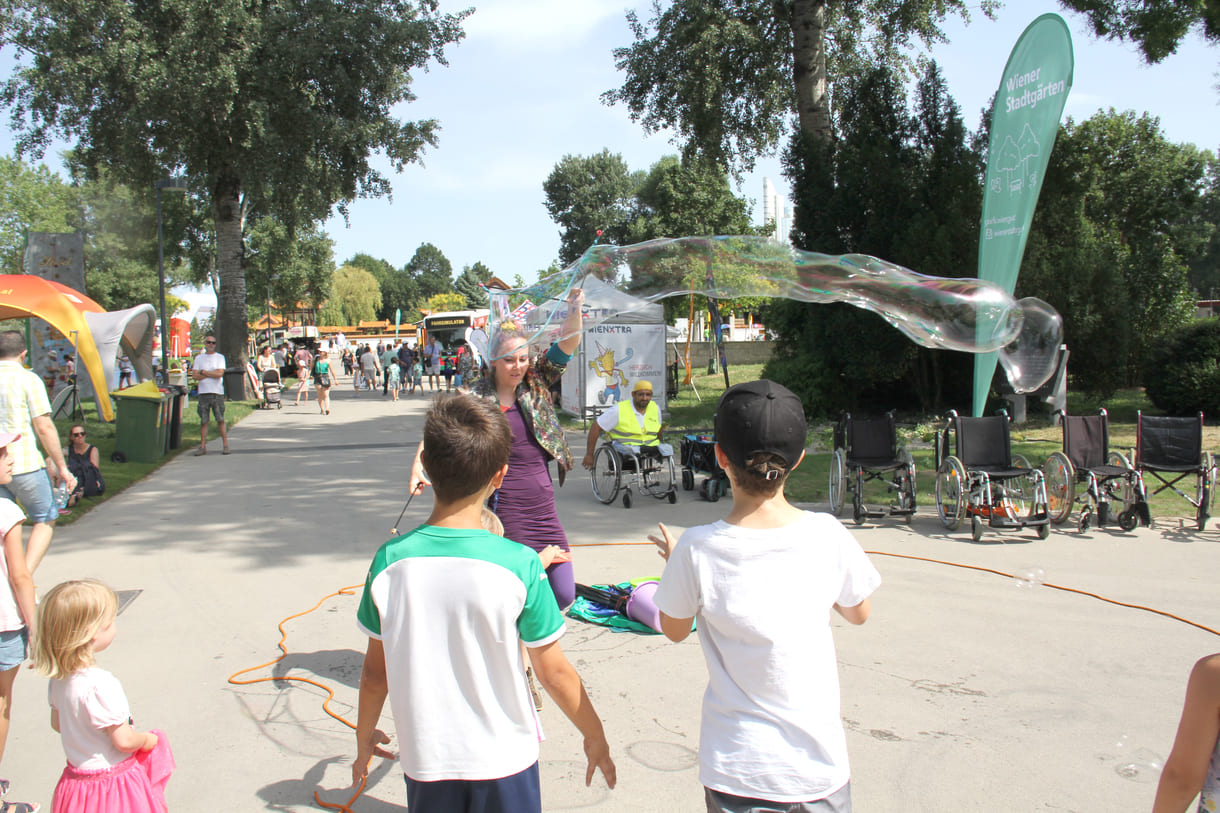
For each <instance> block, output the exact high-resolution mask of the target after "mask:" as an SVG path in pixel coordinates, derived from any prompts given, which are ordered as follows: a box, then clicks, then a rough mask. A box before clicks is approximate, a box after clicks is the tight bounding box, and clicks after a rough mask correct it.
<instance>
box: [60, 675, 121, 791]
mask: <svg viewBox="0 0 1220 813" xmlns="http://www.w3.org/2000/svg"><path fill="white" fill-rule="evenodd" d="M47 684H48V685H47V700H48V701H50V703H51V708H53V709H55V710H56V711H58V712H59V736H60V739H61V740H63V744H64V754H65V755H67V757H68V763H69V764H70V765H72V767H74V768H79V769H80V770H84V771H99V770H105V769H106V768H110V767H113V766H115V765H118V764H119V763H120V762H122V761H124V760H125V759H127V758H128V757H129V756H131V754H128V753H126V752H124V751H120V750H119V749H117V748H115V747H114V745H113V744H112V743H111V742H110V735H109V734H107V733H106V732H105V731H104V730H103V729H105V728H108V727H110V726H112V725H118V724H120V723H126V722H127V721H128V720H130V719H131V707H130V706H128V705H127V695H126V694H124V693H123V686H122V685H121V684H120V683H119V679H118V678H116V677H115V676H114V675H112V674H110V673H109V672H107V671H106V670H105V669H99V668H98V667H96V666H90V667H88V668H86V669H82V670H81V671H79V672H73V673H72V674H71V675H68V677H66V678H64V679H63V680H51V681H47Z"/></svg>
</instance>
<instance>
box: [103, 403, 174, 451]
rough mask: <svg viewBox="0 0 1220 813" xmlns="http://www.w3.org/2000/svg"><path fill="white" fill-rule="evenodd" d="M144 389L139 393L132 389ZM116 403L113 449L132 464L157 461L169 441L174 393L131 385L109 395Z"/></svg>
mask: <svg viewBox="0 0 1220 813" xmlns="http://www.w3.org/2000/svg"><path fill="white" fill-rule="evenodd" d="M136 389H141V391H140V392H133V390H136ZM110 397H111V398H113V399H114V400H115V402H116V405H117V413H118V414H117V416H116V420H115V436H114V448H115V452H116V453H120V454H122V455H123V457H124V458H126V459H127V460H128V461H131V462H133V463H156V462H157V461H158V460H160V459H161V457H162V456H163V455H164V454H165V451H166V444H167V443H168V442H169V424H170V401H171V395H170V393H168V392H163V391H161V390H157V389H151V391H147V390H143V389H142V386H141V388H137V387H131V388H129V389H127V390H124V391H122V392H114V393H111V394H110Z"/></svg>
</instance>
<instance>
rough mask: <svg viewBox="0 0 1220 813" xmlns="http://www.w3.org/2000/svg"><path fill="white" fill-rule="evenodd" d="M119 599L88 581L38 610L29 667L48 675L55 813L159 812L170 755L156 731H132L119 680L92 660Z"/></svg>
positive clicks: (65, 586) (73, 584)
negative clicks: (59, 766)
mask: <svg viewBox="0 0 1220 813" xmlns="http://www.w3.org/2000/svg"><path fill="white" fill-rule="evenodd" d="M117 613H118V597H117V596H116V595H115V593H114V591H113V590H111V589H110V588H109V587H107V586H106V585H104V584H102V583H101V582H98V581H93V580H91V579H84V580H79V581H69V582H63V583H62V584H58V585H56V586H55V587H53V588H51V591H50V592H48V593H47V594H46V595H45V596H43V597H42V602H41V604H39V606H38V631H39V634H38V638H37V645H36V647H35V650H34V666H35V667H36V668H37V669H38V670H39V671H41V672H43V673H44V674H46V675H47V676H48V677H50V678H51V683H50V688H49V691H48V696H49V699H50V702H51V728H53V729H55V730H56V731H57V732H59V734H60V737H61V739H62V741H63V746H64V752H65V754H66V755H67V757H68V765H67V767H66V768H64V772H63V774H62V775H61V776H60V777H59V783H58V784H56V786H55V796H54V798H53V799H52V802H51V810H52V813H68V811H71V812H72V813H95V812H96V813H117V812H118V811H122V812H123V813H145V811H148V812H149V813H152V812H153V811H158V812H159V811H164V810H166V805H165V783H166V782H167V781H168V780H169V775H170V773H171V772H172V771H173V769H174V761H173V756H172V755H171V754H170V752H169V746H168V744H167V743H166V741H165V735H164V734H162V733H161V732H153V731H136V730H135V729H133V728H132V726H131V711H130V708H129V706H128V705H127V696H126V695H125V694H124V693H123V687H122V685H120V684H119V681H118V679H117V678H116V677H115V676H114V675H112V674H110V673H109V672H107V671H106V670H104V669H101V668H99V667H98V666H97V665H96V663H95V662H94V656H95V655H96V654H97V653H98V652H101V651H103V650H104V649H106V647H108V646H110V643H111V641H113V640H114V635H115V616H116V615H117Z"/></svg>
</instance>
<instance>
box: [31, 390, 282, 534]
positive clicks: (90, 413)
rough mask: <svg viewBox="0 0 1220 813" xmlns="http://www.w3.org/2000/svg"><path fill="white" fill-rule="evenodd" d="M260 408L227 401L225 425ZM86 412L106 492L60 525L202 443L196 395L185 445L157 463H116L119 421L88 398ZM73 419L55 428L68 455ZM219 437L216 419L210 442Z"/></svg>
mask: <svg viewBox="0 0 1220 813" xmlns="http://www.w3.org/2000/svg"><path fill="white" fill-rule="evenodd" d="M116 408H117V409H122V405H121V402H120V403H119V404H117V405H116ZM257 408H258V401H228V402H226V403H225V424H226V426H229V427H232V426H234V425H235V424H237V423H238V422H240V421H241V420H242V418H244V417H246V416H247V415H249V414H250V413H251V412H252V411H254V410H255V409H257ZM84 413H85V415H86V418H85V420H84V421H77V422H78V423H84V425H85V433H86V440H88V441H89V442H90V443H92V444H93V445H94V446H96V447H97V451H98V456H99V458H100V460H101V470H102V477H103V478H104V479H105V480H106V493H105V494H102V495H101V496H99V497H85V498H84V499H82V500H81V501H80V502H79V503H78V504H77V505H75V506H74V507H73V508H72V513H70V514H65V515H64V516H62V517H60V518H59V519H58V520H57V524H59V525H71V524H72V523H73V522H75V521H76V520H77V519H79V518H80V517H82V516H84V515H85V514H87V513H89V512H90V511H91V510H93V508H94V507H96V506H98V505H101V504H102V503H104V502H105V501H106V500H108V499H110V498H111V497H113V496H114V495H116V494H118V493H119V492H121V491H123V489H125V488H127V487H128V486H130V485H131V484H132V483H136V482H139V481H140V480H143V479H144V478H145V477H147V476H148V475H149V474H151V473H152V472H154V471H156V470H157V469H159V468H160V467H161V466H163V465H165V463H166V462H167V461H169V460H172V459H173V458H175V457H177V456H178V455H180V454H184V453H188V452H190V451H191V450H192V449H194V448H195V447H196V446H198V445H199V413H198V411H196V409H195V400H194V399H193V398H192V399H191V401H190V404H189V405H188V406H187V409H186V410H185V412H184V413H183V415H182V445H181V446H180V447H179V448H177V449H171V450H170V451H169V453H168V454H166V455H165V456H164V457H162V458H161V459H160V460H158V461H157V462H155V463H137V462H132V461H128V462H126V463H115V462H114V461H112V460H111V459H110V455H111V454H112V453H113V452H114V450H115V430H116V424H114V423H106V422H105V421H102V420H99V419H98V417H97V410H96V408H95V407H94V404H93V402H92V401H87V402H85V404H84ZM72 423H73V422H72V421H69V420H67V419H62V420H57V421H56V422H55V428H56V429H58V430H59V434H60V443H62V444H63V446H64V454H65V455H67V451H68V443H67V440H68V438H67V436H68V427H69V426H70V425H71V424H72ZM219 437H220V432H219V430H218V429H217V428H216V424H215V422H213V423H212V425H211V426H210V427H209V430H208V442H209V443H210V442H211V440H212V439H213V438H219Z"/></svg>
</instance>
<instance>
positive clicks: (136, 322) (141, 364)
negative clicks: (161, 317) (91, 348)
mask: <svg viewBox="0 0 1220 813" xmlns="http://www.w3.org/2000/svg"><path fill="white" fill-rule="evenodd" d="M85 324H87V325H88V326H89V332H90V333H92V334H93V343H94V344H95V345H97V352H98V355H99V356H101V359H102V369H103V370H104V371H105V373H106V376H105V380H106V381H107V382H108V384H110V385H113V384H115V383H117V382H118V374H117V372H116V370H117V363H118V361H117V360H118V355H119V353H120V352H123V353H126V354H127V358H128V359H130V360H131V365H132V367H134V368H135V371H136V375H137V376H138V377H139V380H141V381H148V380H150V379H151V378H152V377H153V337H154V336H155V335H156V332H157V311H156V309H155V308H153V306H152V305H136V306H135V307H134V308H128V309H127V310H122V311H110V312H107V313H86V314H85ZM78 386H79V388H80V390H81V395H82V397H83V396H87V395H91V394H92V393H93V382H92V381H91V380H90V379H89V377H88V376H81V377H80V378H79V379H78Z"/></svg>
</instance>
